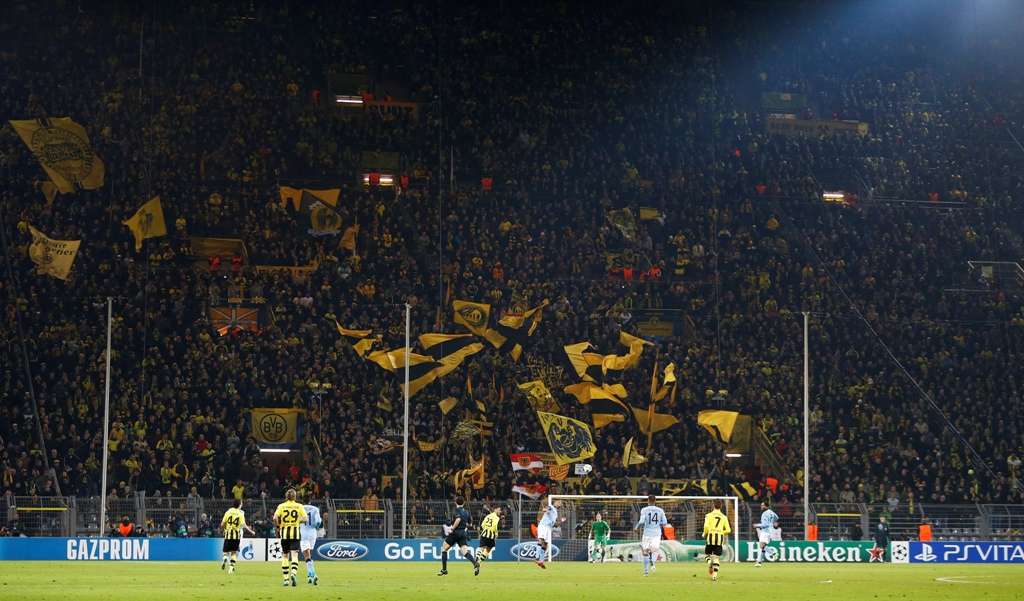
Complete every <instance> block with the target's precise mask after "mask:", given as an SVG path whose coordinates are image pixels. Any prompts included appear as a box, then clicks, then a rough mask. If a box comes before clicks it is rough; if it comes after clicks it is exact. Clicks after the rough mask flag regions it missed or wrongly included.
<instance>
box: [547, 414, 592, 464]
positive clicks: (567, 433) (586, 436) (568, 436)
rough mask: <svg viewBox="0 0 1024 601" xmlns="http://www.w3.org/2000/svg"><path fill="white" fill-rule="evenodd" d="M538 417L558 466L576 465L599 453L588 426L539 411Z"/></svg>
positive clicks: (568, 418)
mask: <svg viewBox="0 0 1024 601" xmlns="http://www.w3.org/2000/svg"><path fill="white" fill-rule="evenodd" d="M537 417H538V418H539V419H540V425H541V427H542V428H543V429H544V436H545V438H547V440H548V446H550V447H551V452H552V454H554V456H555V462H556V463H558V465H565V464H567V463H575V462H577V461H580V460H583V459H587V458H588V457H593V456H594V454H595V453H596V452H597V445H595V444H594V435H593V434H592V433H591V431H590V426H588V425H587V424H585V423H583V422H581V421H578V420H575V419H572V418H571V417H565V416H564V415H555V414H554V413H545V412H543V411H538V412H537Z"/></svg>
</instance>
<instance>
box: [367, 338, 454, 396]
mask: <svg viewBox="0 0 1024 601" xmlns="http://www.w3.org/2000/svg"><path fill="white" fill-rule="evenodd" d="M366 359H367V360H368V361H372V362H374V363H376V364H377V365H379V366H381V367H383V368H384V369H386V370H388V371H390V372H392V373H394V374H396V375H398V376H399V378H400V381H401V385H402V392H403V394H404V392H405V380H404V377H405V347H401V348H396V349H393V350H390V351H374V352H372V353H370V354H368V355H367V356H366ZM443 367H445V366H444V365H443V364H442V363H439V362H437V361H434V359H433V358H432V357H428V356H427V355H420V354H419V353H414V352H411V351H410V352H409V398H412V397H413V396H414V395H415V394H416V393H417V392H419V391H420V390H423V389H424V388H425V387H427V386H428V385H429V384H430V383H432V382H433V381H434V380H436V379H437V378H438V377H440V376H441V370H442V368H443Z"/></svg>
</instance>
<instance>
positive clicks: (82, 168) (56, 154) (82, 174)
mask: <svg viewBox="0 0 1024 601" xmlns="http://www.w3.org/2000/svg"><path fill="white" fill-rule="evenodd" d="M11 126H12V127H14V131H16V132H17V133H18V137H20V138H21V141H22V142H24V143H25V146H28V148H29V150H31V151H32V154H33V155H35V157H36V158H37V159H39V163H40V164H42V166H43V169H44V170H46V174H47V175H49V176H50V181H52V182H53V183H54V185H56V186H57V189H58V190H60V193H61V194H73V193H74V192H75V190H76V189H78V188H85V189H86V190H95V189H96V188H101V187H103V178H104V175H105V174H106V167H105V166H104V165H103V161H102V160H100V158H99V157H98V156H96V153H95V152H94V151H93V149H92V146H90V144H89V136H88V134H86V133H85V128H84V127H82V126H81V125H79V124H78V123H75V122H74V121H72V120H71V118H70V117H55V118H52V119H25V120H20V121H11Z"/></svg>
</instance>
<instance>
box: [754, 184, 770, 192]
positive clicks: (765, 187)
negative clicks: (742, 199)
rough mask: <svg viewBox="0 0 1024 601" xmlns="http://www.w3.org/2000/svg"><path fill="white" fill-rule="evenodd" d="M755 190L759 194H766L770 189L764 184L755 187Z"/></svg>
mask: <svg viewBox="0 0 1024 601" xmlns="http://www.w3.org/2000/svg"><path fill="white" fill-rule="evenodd" d="M754 189H755V190H757V193H758V194H764V191H765V190H767V189H768V186H766V185H764V184H757V185H756V186H754Z"/></svg>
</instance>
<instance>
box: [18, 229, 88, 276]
mask: <svg viewBox="0 0 1024 601" xmlns="http://www.w3.org/2000/svg"><path fill="white" fill-rule="evenodd" d="M28 231H29V233H31V234H32V244H30V245H29V247H28V256H29V258H30V259H32V262H33V263H35V264H36V272H38V273H40V274H45V275H52V276H53V277H55V278H57V279H58V280H66V279H68V275H70V274H71V267H72V266H73V265H74V264H75V257H77V256H78V247H79V246H81V244H82V241H81V240H54V239H53V238H50V237H48V236H47V235H46V234H44V233H42V232H40V231H39V230H37V229H36V228H34V227H32V226H31V225H30V226H28Z"/></svg>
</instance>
